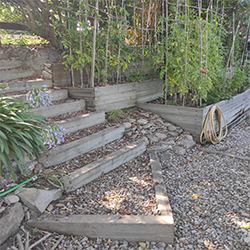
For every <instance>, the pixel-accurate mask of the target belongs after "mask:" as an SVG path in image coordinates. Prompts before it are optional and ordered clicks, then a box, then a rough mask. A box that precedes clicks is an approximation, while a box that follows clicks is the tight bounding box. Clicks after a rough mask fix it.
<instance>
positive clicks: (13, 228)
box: [0, 202, 24, 245]
mask: <svg viewBox="0 0 250 250" xmlns="http://www.w3.org/2000/svg"><path fill="white" fill-rule="evenodd" d="M23 217H24V212H23V207H22V204H21V203H20V202H17V203H15V204H14V206H13V207H11V208H10V209H9V211H8V214H6V215H5V216H3V217H2V218H1V219H0V245H1V244H3V243H4V242H5V241H6V240H7V239H8V238H9V237H10V236H12V235H14V234H15V233H16V232H17V231H18V229H19V226H20V224H21V222H22V220H23Z"/></svg>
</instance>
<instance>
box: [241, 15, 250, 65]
mask: <svg viewBox="0 0 250 250" xmlns="http://www.w3.org/2000/svg"><path fill="white" fill-rule="evenodd" d="M249 33H250V18H249V22H248V28H247V36H246V42H245V47H244V50H243V54H242V59H241V66H240V67H241V68H242V66H243V65H244V62H245V57H244V55H245V54H246V53H247V43H248V38H249Z"/></svg>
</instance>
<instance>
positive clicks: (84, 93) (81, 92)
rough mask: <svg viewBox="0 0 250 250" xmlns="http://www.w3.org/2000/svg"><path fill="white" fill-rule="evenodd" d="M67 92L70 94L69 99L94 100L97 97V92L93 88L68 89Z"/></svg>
mask: <svg viewBox="0 0 250 250" xmlns="http://www.w3.org/2000/svg"><path fill="white" fill-rule="evenodd" d="M67 90H68V92H69V97H70V98H73V99H82V98H92V99H93V100H94V97H95V92H94V89H93V88H88V89H87V88H86V89H80V88H76V89H74V88H67Z"/></svg>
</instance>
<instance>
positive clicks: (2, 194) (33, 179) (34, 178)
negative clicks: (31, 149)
mask: <svg viewBox="0 0 250 250" xmlns="http://www.w3.org/2000/svg"><path fill="white" fill-rule="evenodd" d="M36 179H37V176H36V175H35V176H33V177H31V178H30V179H28V180H26V181H24V182H22V183H21V184H19V185H17V186H15V187H13V188H11V189H10V190H8V191H6V192H4V193H1V194H0V197H1V196H4V195H6V194H8V193H10V192H12V191H14V190H15V189H17V188H19V187H21V186H22V185H24V184H26V183H28V182H30V181H35V180H36Z"/></svg>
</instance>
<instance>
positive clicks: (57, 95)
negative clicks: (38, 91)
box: [13, 89, 68, 103]
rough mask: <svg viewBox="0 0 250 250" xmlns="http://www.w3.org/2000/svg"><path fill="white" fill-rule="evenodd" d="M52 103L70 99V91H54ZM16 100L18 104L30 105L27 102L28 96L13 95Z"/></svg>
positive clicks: (52, 92)
mask: <svg viewBox="0 0 250 250" xmlns="http://www.w3.org/2000/svg"><path fill="white" fill-rule="evenodd" d="M51 95H52V101H53V102H55V101H60V100H64V99H67V98H68V91H67V90H66V89H60V90H52V91H51ZM13 97H14V98H16V102H25V103H28V102H29V101H28V100H27V94H22V95H13Z"/></svg>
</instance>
